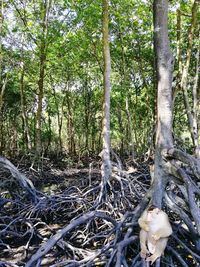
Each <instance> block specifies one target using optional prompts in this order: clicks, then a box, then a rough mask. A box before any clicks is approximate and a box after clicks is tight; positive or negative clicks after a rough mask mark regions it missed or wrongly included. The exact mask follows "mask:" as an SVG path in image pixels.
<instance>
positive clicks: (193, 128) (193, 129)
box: [180, 0, 199, 153]
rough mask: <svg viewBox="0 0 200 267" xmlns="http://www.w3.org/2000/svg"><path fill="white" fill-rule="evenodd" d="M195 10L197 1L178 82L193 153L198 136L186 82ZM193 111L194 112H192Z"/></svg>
mask: <svg viewBox="0 0 200 267" xmlns="http://www.w3.org/2000/svg"><path fill="white" fill-rule="evenodd" d="M197 8H198V0H195V1H194V4H193V6H192V19H191V26H190V29H189V32H188V46H187V55H186V62H185V65H184V68H183V73H182V78H181V82H180V88H181V90H182V92H183V96H184V104H185V109H186V113H187V119H188V124H189V125H188V126H189V131H190V134H191V138H192V142H193V146H194V148H195V152H196V153H197V151H198V146H199V144H198V135H197V129H196V126H195V121H194V120H195V118H194V117H193V115H192V110H191V107H190V103H189V96H188V90H187V80H188V72H189V66H190V59H191V53H192V44H193V38H194V30H195V25H196V18H197ZM193 111H194V110H193Z"/></svg>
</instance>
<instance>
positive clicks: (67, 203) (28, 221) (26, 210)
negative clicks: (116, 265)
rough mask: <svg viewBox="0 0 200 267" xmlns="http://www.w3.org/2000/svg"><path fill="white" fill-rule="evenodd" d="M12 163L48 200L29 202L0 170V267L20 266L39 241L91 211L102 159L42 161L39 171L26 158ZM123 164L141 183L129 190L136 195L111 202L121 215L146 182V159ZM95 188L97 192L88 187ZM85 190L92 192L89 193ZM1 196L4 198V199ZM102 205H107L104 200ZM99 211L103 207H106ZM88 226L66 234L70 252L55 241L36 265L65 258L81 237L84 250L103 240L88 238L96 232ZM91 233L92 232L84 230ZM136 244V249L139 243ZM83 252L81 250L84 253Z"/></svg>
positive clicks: (37, 245)
mask: <svg viewBox="0 0 200 267" xmlns="http://www.w3.org/2000/svg"><path fill="white" fill-rule="evenodd" d="M11 161H12V163H13V164H14V166H15V167H16V168H17V169H18V170H19V172H20V174H25V176H26V177H27V178H28V179H30V180H31V181H32V182H33V184H34V187H35V188H36V190H37V191H39V192H41V193H42V194H44V195H45V196H46V197H47V198H48V197H50V198H49V203H48V204H47V203H42V201H40V202H39V203H38V204H37V205H34V204H33V203H32V200H31V199H29V196H28V195H26V192H24V189H23V188H21V187H20V185H19V184H18V181H16V180H15V179H13V177H12V175H10V172H8V171H7V170H4V169H0V185H1V186H0V187H1V190H0V207H1V209H0V266H2V267H3V266H25V264H26V262H27V261H28V259H29V258H30V257H31V255H32V254H34V253H35V252H36V251H37V249H38V248H39V247H40V246H41V244H43V243H44V242H45V241H47V240H48V239H49V238H50V237H51V236H52V235H54V234H55V233H56V232H57V231H58V230H59V229H62V228H63V227H64V226H65V225H67V224H69V223H70V221H71V220H74V218H77V217H79V216H80V215H82V214H83V213H84V212H86V211H88V210H90V206H92V204H91V203H93V202H94V201H95V199H96V197H97V193H98V188H99V185H100V183H101V171H100V167H101V161H100V160H98V159H93V158H88V157H86V158H83V159H82V160H76V159H73V160H68V161H66V160H62V161H54V162H53V161H51V160H49V159H45V160H44V161H43V163H42V168H41V169H40V171H38V170H37V169H36V168H35V167H34V166H32V163H31V162H30V161H29V160H27V159H24V158H22V159H20V160H19V159H15V160H13V159H12V160H11ZM123 164H124V166H125V168H126V170H127V173H128V174H129V175H130V178H131V180H130V183H131V181H134V180H136V179H137V180H138V182H139V184H140V183H141V184H140V185H139V184H132V186H133V188H134V187H135V186H136V187H137V186H138V188H135V189H134V190H135V193H137V197H135V196H134V195H135V194H134V195H129V196H128V195H127V196H126V198H127V199H126V201H124V203H123V201H122V202H121V203H120V204H119V203H115V204H113V205H115V206H116V209H117V207H118V208H120V209H119V210H116V212H115V216H116V217H119V216H121V217H122V216H124V214H125V213H126V212H127V211H131V210H133V208H134V207H135V206H136V204H137V203H138V202H139V201H140V198H142V196H143V195H144V194H145V192H146V190H147V189H148V187H149V183H150V176H149V171H148V163H143V164H138V165H137V164H136V165H135V167H134V166H133V164H131V162H130V160H127V161H124V162H123ZM117 171H119V170H117ZM120 183H121V182H120V181H119V182H118V183H117V184H116V185H115V186H116V193H117V190H118V188H117V187H119V186H121V185H120ZM128 186H131V185H128ZM95 188H96V190H97V191H96V192H95V191H93V189H95ZM90 190H91V194H90V193H89V191H90ZM123 190H125V189H123ZM5 199H6V200H7V202H6V203H5ZM47 202H48V201H47ZM126 202H127V203H126ZM128 202H129V203H128ZM107 204H108V205H109V203H107ZM120 206H121V207H120ZM128 206H129V207H128ZM103 209H107V207H104V208H103ZM108 213H109V208H108ZM100 220H101V219H99V222H94V224H95V223H98V224H102V222H100ZM92 224H93V223H91V225H87V227H89V228H91V229H90V230H89V231H88V233H87V234H86V235H85V236H84V234H83V233H81V232H82V231H83V229H80V234H78V235H77V233H76V232H74V233H73V234H72V235H71V236H70V238H69V240H68V241H69V252H66V248H65V246H66V244H65V246H64V247H63V245H62V244H61V242H60V244H58V245H57V248H56V249H52V251H51V252H50V253H48V257H46V259H43V261H42V263H41V265H42V266H47V267H49V266H54V265H53V264H55V263H56V262H57V263H58V262H61V261H62V260H64V259H66V258H69V259H70V258H71V257H72V255H71V254H73V253H74V252H73V251H72V250H73V249H72V248H70V244H71V245H72V244H73V246H75V248H80V242H83V239H85V240H84V242H85V246H84V249H85V250H88V249H89V250H92V249H94V248H95V249H97V248H98V247H100V245H101V244H102V242H105V240H104V241H103V238H100V237H99V238H94V240H92V235H93V234H94V233H96V232H97V230H95V227H96V226H95V225H93V226H92ZM91 232H94V233H93V234H89V233H91ZM81 235H82V237H81ZM89 235H91V236H89ZM87 239H88V240H87ZM89 239H91V240H89ZM98 239H99V240H98ZM101 239H102V240H101ZM136 247H137V250H138V252H139V247H138V244H137V246H136ZM70 250H71V251H70ZM82 253H83V254H84V251H83V252H82ZM68 254H69V255H68ZM80 254H81V252H80ZM79 257H80V259H81V258H84V257H85V256H84V255H82V257H81V256H80V255H79ZM98 264H99V265H98ZM55 266H58V265H55ZM59 266H61V265H59ZM66 266H67V265H66ZM74 266H75V265H74ZM91 266H92V265H91ZM94 266H103V263H97V264H95V265H94Z"/></svg>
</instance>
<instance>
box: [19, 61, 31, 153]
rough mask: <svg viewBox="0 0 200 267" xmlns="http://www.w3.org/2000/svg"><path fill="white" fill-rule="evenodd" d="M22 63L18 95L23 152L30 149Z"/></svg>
mask: <svg viewBox="0 0 200 267" xmlns="http://www.w3.org/2000/svg"><path fill="white" fill-rule="evenodd" d="M24 75H25V70H24V63H22V67H21V78H20V95H21V116H22V131H23V139H24V140H23V144H24V147H25V151H27V150H30V149H31V142H30V135H29V128H28V119H27V114H26V100H25V93H24Z"/></svg>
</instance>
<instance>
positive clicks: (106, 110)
mask: <svg viewBox="0 0 200 267" xmlns="http://www.w3.org/2000/svg"><path fill="white" fill-rule="evenodd" d="M108 6H109V4H108V0H102V7H103V25H102V30H103V60H104V75H103V84H104V103H103V131H102V135H103V150H102V153H101V155H102V167H101V174H102V182H103V189H105V187H106V185H107V183H108V181H109V178H110V176H111V162H110V90H111V82H110V74H111V59H110V47H109V29H108ZM104 192H105V191H104ZM100 197H102V196H100Z"/></svg>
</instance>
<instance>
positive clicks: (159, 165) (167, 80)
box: [152, 0, 173, 208]
mask: <svg viewBox="0 0 200 267" xmlns="http://www.w3.org/2000/svg"><path fill="white" fill-rule="evenodd" d="M153 7H154V50H155V56H156V72H157V131H156V144H155V146H156V148H155V173H154V181H153V195H152V204H154V205H156V206H158V207H160V208H161V206H162V198H163V193H164V188H165V185H166V182H167V180H168V175H167V174H166V173H165V172H164V170H163V166H164V161H163V159H162V155H161V153H162V150H163V149H165V148H170V147H172V146H173V138H172V70H173V57H172V54H171V51H170V45H169V38H168V21H167V17H168V1H167V0H154V6H153Z"/></svg>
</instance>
